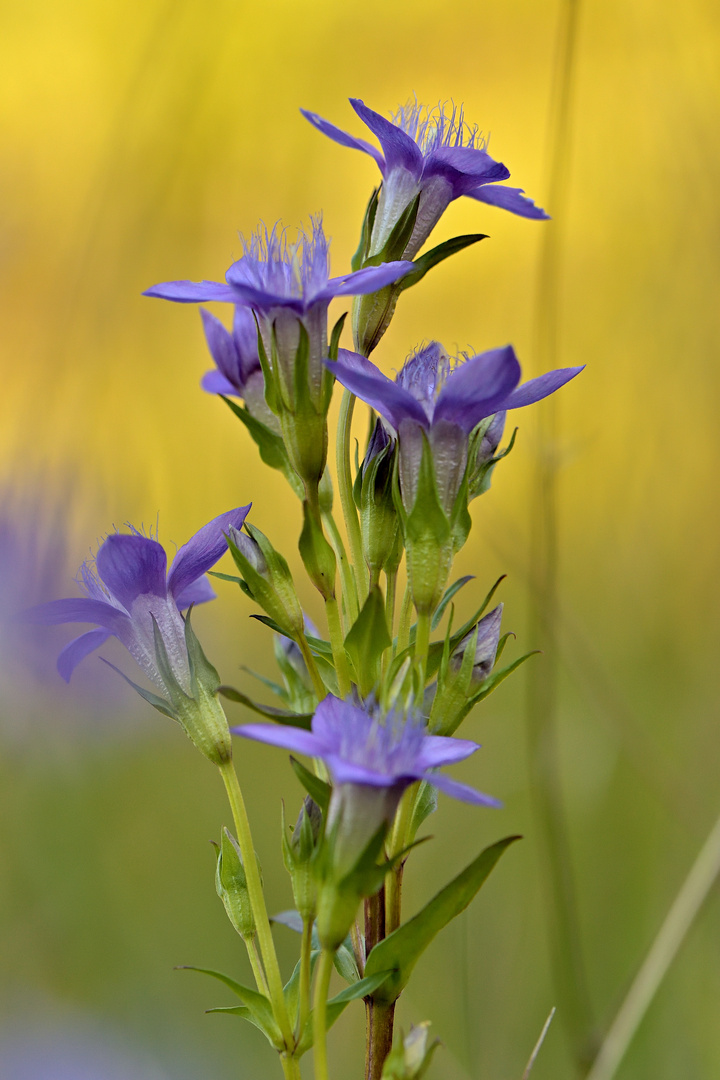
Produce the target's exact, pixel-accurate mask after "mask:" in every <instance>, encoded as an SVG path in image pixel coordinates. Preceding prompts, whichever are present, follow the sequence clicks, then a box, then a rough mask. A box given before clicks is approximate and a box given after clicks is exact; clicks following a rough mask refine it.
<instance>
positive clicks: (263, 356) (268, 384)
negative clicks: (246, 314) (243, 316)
mask: <svg viewBox="0 0 720 1080" xmlns="http://www.w3.org/2000/svg"><path fill="white" fill-rule="evenodd" d="M253 318H254V319H255V326H256V327H257V349H258V358H259V360H260V367H261V368H262V373H263V382H264V384H265V403H266V405H267V407H268V409H269V410H270V412H272V413H275V415H276V416H279V415H280V402H279V400H278V392H277V384H276V382H275V375H274V373H273V370H272V367H271V366H270V361H269V360H268V355H267V353H266V351H265V342H264V341H263V337H262V334H261V333H260V323H259V321H258V317H257V312H255V311H253Z"/></svg>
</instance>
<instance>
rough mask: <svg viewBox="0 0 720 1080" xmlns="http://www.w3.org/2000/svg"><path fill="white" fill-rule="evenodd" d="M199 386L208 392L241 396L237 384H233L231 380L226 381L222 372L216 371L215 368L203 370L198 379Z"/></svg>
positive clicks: (226, 395)
mask: <svg viewBox="0 0 720 1080" xmlns="http://www.w3.org/2000/svg"><path fill="white" fill-rule="evenodd" d="M200 386H201V387H202V388H203V390H204V391H205V392H206V393H208V394H224V395H225V397H228V396H230V397H242V396H243V395H242V392H241V391H240V390H238V388H237V386H233V384H232V383H231V382H228V380H227V379H226V378H225V376H224V375H223V373H222V372H221V371H218V370H217V368H215V369H214V370H213V371H206V372H205V374H204V375H203V377H202V379H201V380H200Z"/></svg>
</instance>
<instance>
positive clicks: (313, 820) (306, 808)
mask: <svg viewBox="0 0 720 1080" xmlns="http://www.w3.org/2000/svg"><path fill="white" fill-rule="evenodd" d="M321 826H322V814H321V812H320V807H319V806H318V805H317V803H316V802H314V801H313V800H312V799H311V798H310V796H309V795H307V796H306V798H305V801H304V802H303V805H302V808H301V810H300V814H299V816H298V819H297V822H296V824H295V828H294V829H293V832H292V836H291V837H290V839H289V840H288V836H287V828H286V826H285V812H284V809H283V860H284V862H285V869H286V870H287V872H288V873H289V874H290V879H291V881H292V890H293V897H294V899H295V907H296V908H297V910H298V912H299V913H300V915H301V916H302V919H303V922H308V921H310V920H312V919H314V918H315V909H316V894H317V890H316V884H315V873H314V867H313V865H312V859H313V855H314V854H315V848H316V845H317V841H318V837H319V836H320V829H321Z"/></svg>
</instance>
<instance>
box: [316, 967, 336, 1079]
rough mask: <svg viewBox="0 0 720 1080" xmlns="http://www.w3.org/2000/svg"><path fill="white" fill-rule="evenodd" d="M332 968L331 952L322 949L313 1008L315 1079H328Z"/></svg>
mask: <svg viewBox="0 0 720 1080" xmlns="http://www.w3.org/2000/svg"><path fill="white" fill-rule="evenodd" d="M332 969H333V954H332V952H331V950H330V949H323V951H322V953H321V954H320V960H319V961H318V973H317V982H316V983H315V1005H314V1008H313V1047H314V1053H315V1080H328V1064H327V999H328V990H329V988H330V976H331V974H332Z"/></svg>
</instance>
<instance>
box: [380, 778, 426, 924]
mask: <svg viewBox="0 0 720 1080" xmlns="http://www.w3.org/2000/svg"><path fill="white" fill-rule="evenodd" d="M418 791H419V785H418V784H413V785H412V786H411V787H409V788H408V789H407V791H405V793H404V795H403V797H402V799H401V800H400V806H399V808H398V812H397V815H396V817H395V824H394V825H393V830H392V835H391V837H390V852H389V853H390V857H391V858H392V856H394V855H397V854H398V852H400V851H402V850H403V848H404V847H407V845H408V842H409V840H410V839H411V838H410V836H409V832H410V822H411V821H412V816H413V811H414V809H415V800H416V798H417V793H418ZM402 879H403V864H402V863H401V864H400V866H396V867H395V869H394V870H391V871H390V873H389V874H388V875H387V877H386V879H385V932H386V934H391V933H392V931H393V930H397V928H398V926H399V925H400V910H401V902H402Z"/></svg>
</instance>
